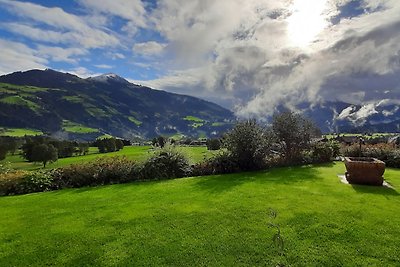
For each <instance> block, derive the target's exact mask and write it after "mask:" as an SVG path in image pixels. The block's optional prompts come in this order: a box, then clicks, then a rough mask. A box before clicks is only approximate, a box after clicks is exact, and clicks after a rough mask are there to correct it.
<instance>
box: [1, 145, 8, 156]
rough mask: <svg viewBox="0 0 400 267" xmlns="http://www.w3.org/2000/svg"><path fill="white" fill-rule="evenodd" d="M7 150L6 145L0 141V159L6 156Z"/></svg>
mask: <svg viewBox="0 0 400 267" xmlns="http://www.w3.org/2000/svg"><path fill="white" fill-rule="evenodd" d="M7 152H8V151H7V148H6V146H5V145H4V144H3V143H0V160H3V159H5V158H6V155H7Z"/></svg>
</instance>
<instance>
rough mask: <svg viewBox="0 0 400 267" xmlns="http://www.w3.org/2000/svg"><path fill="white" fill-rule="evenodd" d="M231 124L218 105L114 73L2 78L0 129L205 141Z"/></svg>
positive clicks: (37, 73)
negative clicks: (94, 75)
mask: <svg viewBox="0 0 400 267" xmlns="http://www.w3.org/2000/svg"><path fill="white" fill-rule="evenodd" d="M233 120H234V116H233V113H232V112H231V111H229V110H227V109H225V108H222V107H220V106H218V105H216V104H213V103H210V102H207V101H204V100H201V99H198V98H195V97H191V96H186V95H178V94H172V93H168V92H165V91H161V90H154V89H151V88H149V87H145V86H140V85H136V84H133V83H130V82H128V81H127V80H125V79H123V78H122V77H119V76H117V75H115V74H104V75H101V76H97V77H91V78H87V79H82V78H80V77H78V76H75V75H72V74H68V73H62V72H57V71H54V70H50V69H47V70H44V71H42V70H30V71H26V72H15V73H12V74H8V75H4V76H0V127H14V128H30V129H37V130H41V131H44V132H47V133H51V134H53V135H55V136H60V137H63V138H95V137H96V136H99V135H102V134H104V133H107V134H111V135H115V136H120V137H125V138H132V137H137V136H140V137H146V138H151V137H154V136H156V135H159V134H162V135H167V136H179V135H182V134H183V135H186V136H193V137H206V136H212V135H217V134H218V133H219V132H221V131H225V130H226V129H227V128H229V127H230V126H231V122H232V121H233Z"/></svg>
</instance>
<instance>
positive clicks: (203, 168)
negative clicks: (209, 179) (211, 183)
mask: <svg viewBox="0 0 400 267" xmlns="http://www.w3.org/2000/svg"><path fill="white" fill-rule="evenodd" d="M239 171H240V168H239V166H238V163H237V160H236V159H235V158H234V157H233V156H232V155H231V154H230V153H229V152H227V151H223V152H221V153H219V154H216V155H214V156H213V157H211V158H209V159H207V160H205V161H203V162H200V163H197V164H195V165H194V166H193V170H192V175H193V176H204V175H211V174H225V173H234V172H239Z"/></svg>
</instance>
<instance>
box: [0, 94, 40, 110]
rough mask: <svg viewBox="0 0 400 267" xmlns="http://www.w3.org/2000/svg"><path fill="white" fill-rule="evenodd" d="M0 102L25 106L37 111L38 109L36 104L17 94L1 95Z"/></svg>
mask: <svg viewBox="0 0 400 267" xmlns="http://www.w3.org/2000/svg"><path fill="white" fill-rule="evenodd" d="M0 102H2V103H5V104H10V105H18V106H25V107H27V108H29V109H31V110H33V111H38V110H39V109H40V107H39V105H38V104H36V103H34V102H32V101H30V100H28V99H25V98H23V97H21V96H19V95H18V96H17V95H15V96H7V97H3V98H1V99H0Z"/></svg>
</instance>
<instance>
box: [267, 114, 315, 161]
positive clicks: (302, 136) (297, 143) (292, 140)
mask: <svg viewBox="0 0 400 267" xmlns="http://www.w3.org/2000/svg"><path fill="white" fill-rule="evenodd" d="M272 129H273V132H274V134H275V136H276V138H277V141H278V142H279V144H280V146H281V147H282V152H283V155H284V157H285V160H286V161H287V162H288V163H297V162H301V161H302V158H301V155H302V152H303V151H304V150H305V149H308V148H309V145H310V141H311V138H312V137H316V136H318V135H319V136H320V135H321V133H320V131H319V130H318V128H316V126H315V125H314V124H313V122H312V121H310V120H309V119H307V118H304V117H303V116H301V115H300V114H297V113H294V112H291V111H287V112H283V113H280V114H276V115H274V117H273V121H272Z"/></svg>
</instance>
